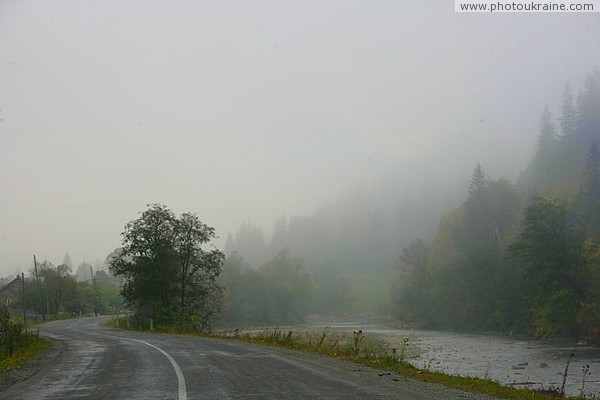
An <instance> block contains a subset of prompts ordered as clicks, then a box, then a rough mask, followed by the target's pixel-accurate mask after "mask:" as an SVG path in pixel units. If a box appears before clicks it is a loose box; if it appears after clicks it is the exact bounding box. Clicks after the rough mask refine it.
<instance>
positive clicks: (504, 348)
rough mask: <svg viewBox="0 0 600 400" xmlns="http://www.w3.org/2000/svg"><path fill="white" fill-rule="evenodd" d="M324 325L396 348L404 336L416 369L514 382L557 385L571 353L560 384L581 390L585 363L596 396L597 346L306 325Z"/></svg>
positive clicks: (376, 326)
mask: <svg viewBox="0 0 600 400" xmlns="http://www.w3.org/2000/svg"><path fill="white" fill-rule="evenodd" d="M325 326H329V327H330V328H331V329H332V330H338V331H352V330H359V329H360V330H362V331H363V333H364V334H365V335H369V336H370V335H375V336H377V337H380V338H381V339H382V340H383V341H384V342H386V343H387V344H388V345H389V346H390V347H396V348H401V347H402V339H403V338H408V343H409V346H408V348H410V349H411V351H410V352H408V353H407V354H408V361H410V362H411V363H412V364H413V365H415V366H417V367H419V368H424V367H425V368H427V369H431V370H438V371H443V372H446V373H450V374H453V375H463V376H475V377H480V378H488V379H492V380H495V381H498V382H500V383H502V384H504V385H512V386H515V387H529V388H546V389H547V388H550V387H558V388H560V387H561V386H562V382H563V376H564V372H565V366H566V364H567V361H568V360H569V358H570V355H571V354H573V355H574V356H573V358H572V359H571V361H570V363H569V369H568V373H567V379H566V384H565V391H566V393H567V395H570V396H577V395H579V394H580V392H581V388H582V381H583V376H584V367H585V366H586V365H587V366H589V373H588V374H587V376H586V379H585V385H584V393H585V394H586V396H588V397H593V396H597V397H600V349H599V348H597V347H588V346H578V345H561V344H556V343H550V342H542V341H534V340H527V339H521V338H514V337H503V336H493V335H481V334H464V333H450V332H441V331H425V330H409V329H392V328H389V327H386V326H385V325H384V324H382V323H372V322H371V323H370V322H366V323H357V322H355V321H354V322H344V321H323V320H319V321H310V324H309V327H310V328H311V329H322V328H324V327H325ZM304 328H306V326H304Z"/></svg>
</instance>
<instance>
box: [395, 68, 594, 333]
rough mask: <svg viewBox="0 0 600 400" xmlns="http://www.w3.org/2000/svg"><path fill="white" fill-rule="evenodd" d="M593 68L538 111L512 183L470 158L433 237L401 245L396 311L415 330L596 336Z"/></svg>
mask: <svg viewBox="0 0 600 400" xmlns="http://www.w3.org/2000/svg"><path fill="white" fill-rule="evenodd" d="M599 141H600V72H599V71H598V70H595V71H594V72H593V73H591V74H590V75H589V76H588V77H587V80H586V81H585V86H584V88H583V89H582V90H581V92H580V93H579V95H578V96H577V98H576V100H575V96H574V95H573V90H572V89H571V87H570V86H569V85H567V86H566V87H565V90H564V95H563V102H562V108H561V110H560V111H559V113H558V118H556V119H554V118H553V116H552V114H551V112H550V110H548V108H546V109H544V111H543V113H542V117H541V123H540V132H539V136H538V144H537V149H536V151H535V154H534V155H533V157H532V160H531V162H530V164H529V165H528V166H527V168H526V169H525V171H524V172H523V174H522V175H521V177H520V178H519V180H518V182H517V184H516V187H515V186H514V185H513V184H512V183H511V182H509V181H508V180H506V179H498V180H491V179H488V178H487V177H486V176H485V173H484V170H483V168H482V167H481V166H480V165H477V167H476V168H475V171H474V173H473V178H472V180H471V184H470V186H469V190H468V193H467V197H466V199H465V201H464V203H463V204H462V205H461V206H460V207H459V208H458V209H456V210H453V211H451V212H449V213H447V214H446V215H445V216H444V217H443V218H442V219H441V221H440V224H439V227H438V230H437V232H436V234H435V236H434V238H433V241H432V242H431V244H429V243H427V242H424V241H421V240H417V241H415V242H413V243H412V244H411V245H409V246H407V247H405V248H404V249H403V251H402V255H401V256H400V259H399V264H398V279H397V282H396V289H395V291H394V310H395V315H396V316H397V317H398V318H399V319H401V320H403V321H405V322H407V323H412V324H415V325H418V326H423V327H433V328H452V329H468V330H494V331H503V332H509V331H516V332H522V333H529V334H534V335H536V336H540V337H554V336H566V337H571V338H584V337H585V338H589V339H591V340H594V341H598V340H599V339H600V310H599V308H598V307H599V305H600V291H599V289H600V263H599V261H600V258H599V257H598V255H599V254H600V253H599V249H600V248H599V247H598V246H599V244H600V236H599V233H600V219H599V216H600V179H599V167H600V158H599V152H598V142H599Z"/></svg>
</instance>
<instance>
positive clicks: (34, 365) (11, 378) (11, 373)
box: [0, 337, 65, 393]
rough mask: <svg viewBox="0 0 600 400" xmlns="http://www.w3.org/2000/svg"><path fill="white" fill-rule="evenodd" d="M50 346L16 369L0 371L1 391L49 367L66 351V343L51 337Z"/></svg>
mask: <svg viewBox="0 0 600 400" xmlns="http://www.w3.org/2000/svg"><path fill="white" fill-rule="evenodd" d="M45 339H46V340H49V341H50V346H48V348H47V349H46V350H44V351H43V352H41V353H40V354H38V355H36V356H35V357H33V358H31V359H29V360H27V361H25V362H24V363H23V364H21V365H19V366H18V367H17V368H15V369H10V370H7V371H3V372H0V393H1V392H3V391H4V390H6V389H8V388H9V387H11V386H12V385H14V384H16V383H19V382H23V381H25V380H27V379H29V378H31V377H32V376H33V375H35V374H37V373H38V372H40V371H43V370H45V369H47V368H48V367H49V366H50V365H51V364H52V363H53V362H54V361H55V360H56V359H57V358H58V357H59V356H60V355H61V354H62V353H63V351H64V349H65V343H64V342H63V341H61V340H56V339H50V338H48V337H45Z"/></svg>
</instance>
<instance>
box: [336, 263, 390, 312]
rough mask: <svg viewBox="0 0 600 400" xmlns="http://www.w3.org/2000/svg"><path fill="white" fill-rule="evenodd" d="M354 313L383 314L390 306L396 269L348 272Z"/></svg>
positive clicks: (345, 275)
mask: <svg viewBox="0 0 600 400" xmlns="http://www.w3.org/2000/svg"><path fill="white" fill-rule="evenodd" d="M342 276H343V277H344V278H346V282H347V283H348V293H349V297H350V301H351V312H352V313H353V314H382V313H385V310H387V308H388V303H389V299H390V292H391V290H392V282H393V279H394V271H380V272H346V273H344V274H342Z"/></svg>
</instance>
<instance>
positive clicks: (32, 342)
mask: <svg viewBox="0 0 600 400" xmlns="http://www.w3.org/2000/svg"><path fill="white" fill-rule="evenodd" d="M49 346H50V341H49V340H48V339H46V338H43V337H37V336H31V337H30V338H29V339H28V341H27V343H26V344H25V345H24V346H21V347H19V348H17V349H15V350H13V354H12V356H8V355H4V356H1V357H0V373H2V372H5V371H7V370H11V369H15V368H17V367H18V366H20V365H21V364H23V363H24V362H25V361H27V360H29V359H31V358H33V357H35V356H37V355H38V354H40V353H41V352H43V351H45V350H46V349H47V348H48V347H49Z"/></svg>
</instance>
